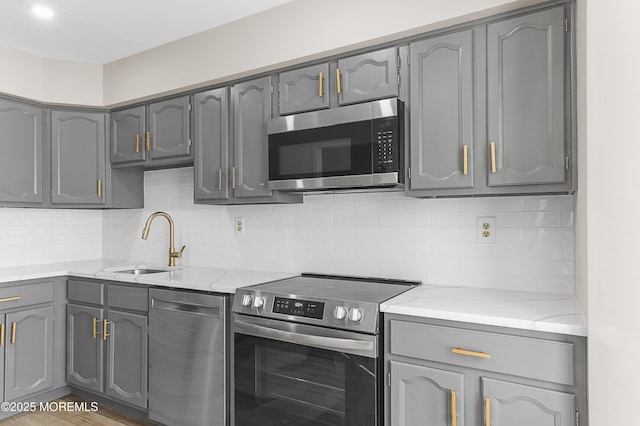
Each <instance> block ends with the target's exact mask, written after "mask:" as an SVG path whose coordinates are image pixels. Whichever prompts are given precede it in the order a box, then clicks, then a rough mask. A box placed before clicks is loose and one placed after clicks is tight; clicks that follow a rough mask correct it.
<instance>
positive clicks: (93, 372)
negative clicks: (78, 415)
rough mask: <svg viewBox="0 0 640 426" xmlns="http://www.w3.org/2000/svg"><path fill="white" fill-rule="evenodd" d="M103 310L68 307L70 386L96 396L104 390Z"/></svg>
mask: <svg viewBox="0 0 640 426" xmlns="http://www.w3.org/2000/svg"><path fill="white" fill-rule="evenodd" d="M103 318H104V310H103V309H101V308H94V307H91V306H84V305H75V304H73V303H69V305H67V382H69V384H70V385H72V386H79V387H83V388H85V389H89V390H92V391H95V392H102V389H103V377H102V375H103V371H104V361H103V355H102V354H103V348H104V344H103V342H104V340H103V337H102V320H103Z"/></svg>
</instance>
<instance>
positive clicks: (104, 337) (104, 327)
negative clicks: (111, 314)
mask: <svg viewBox="0 0 640 426" xmlns="http://www.w3.org/2000/svg"><path fill="white" fill-rule="evenodd" d="M109 324H111V321H107V320H106V319H105V320H102V340H107V337H109V336H111V335H110V334H109V333H107V326H108V325H109Z"/></svg>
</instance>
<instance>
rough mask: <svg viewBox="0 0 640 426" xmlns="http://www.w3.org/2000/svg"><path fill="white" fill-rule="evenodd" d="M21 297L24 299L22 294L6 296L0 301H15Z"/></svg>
mask: <svg viewBox="0 0 640 426" xmlns="http://www.w3.org/2000/svg"><path fill="white" fill-rule="evenodd" d="M20 299H22V296H13V297H5V298H4V299H0V302H13V301H14V300H20Z"/></svg>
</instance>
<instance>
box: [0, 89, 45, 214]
mask: <svg viewBox="0 0 640 426" xmlns="http://www.w3.org/2000/svg"><path fill="white" fill-rule="evenodd" d="M43 127H44V112H43V109H42V108H41V107H37V106H32V105H29V104H25V103H21V102H16V101H10V100H5V99H0V129H2V132H1V133H0V145H2V148H3V152H4V154H3V155H2V157H1V158H0V203H3V204H4V203H6V204H9V205H34V206H38V205H42V203H43V202H44V168H43V164H44V161H43V148H44V145H43Z"/></svg>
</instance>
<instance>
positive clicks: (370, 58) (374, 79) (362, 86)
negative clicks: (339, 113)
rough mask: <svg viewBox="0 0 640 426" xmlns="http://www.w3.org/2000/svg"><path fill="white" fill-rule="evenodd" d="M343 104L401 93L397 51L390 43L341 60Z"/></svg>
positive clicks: (339, 76)
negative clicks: (389, 45) (376, 49)
mask: <svg viewBox="0 0 640 426" xmlns="http://www.w3.org/2000/svg"><path fill="white" fill-rule="evenodd" d="M336 90H337V91H338V103H339V104H340V105H347V104H353V103H356V102H364V101H370V100H374V99H381V98H390V97H394V96H398V52H397V49H396V48H395V47H390V48H388V49H384V50H378V51H376V52H370V53H365V54H362V55H357V56H351V57H349V58H344V59H340V60H338V81H337V84H336Z"/></svg>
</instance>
